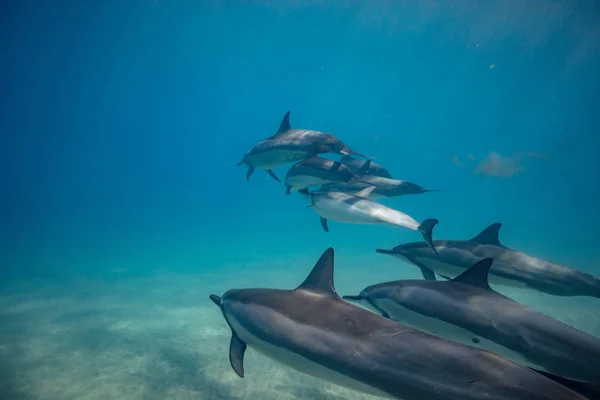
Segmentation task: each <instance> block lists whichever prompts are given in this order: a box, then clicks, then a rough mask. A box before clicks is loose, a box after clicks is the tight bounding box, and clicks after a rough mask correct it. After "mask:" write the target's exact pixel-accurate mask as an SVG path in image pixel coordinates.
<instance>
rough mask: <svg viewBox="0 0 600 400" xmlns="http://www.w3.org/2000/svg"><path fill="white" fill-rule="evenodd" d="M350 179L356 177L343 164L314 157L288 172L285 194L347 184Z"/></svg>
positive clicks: (299, 162)
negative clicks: (328, 184)
mask: <svg viewBox="0 0 600 400" xmlns="http://www.w3.org/2000/svg"><path fill="white" fill-rule="evenodd" d="M370 161H371V160H368V161H367V162H370ZM351 179H357V178H356V175H355V174H354V173H353V172H352V171H351V170H350V168H348V167H347V166H345V165H344V164H342V163H340V162H339V161H333V160H329V159H327V158H323V157H318V156H315V157H311V158H307V159H305V160H302V161H298V162H297V163H296V164H294V165H292V167H291V168H290V169H289V170H288V172H287V174H286V176H285V186H286V194H290V192H295V191H298V190H301V189H306V188H308V187H310V186H318V185H323V184H327V183H330V182H348V181H350V180H351Z"/></svg>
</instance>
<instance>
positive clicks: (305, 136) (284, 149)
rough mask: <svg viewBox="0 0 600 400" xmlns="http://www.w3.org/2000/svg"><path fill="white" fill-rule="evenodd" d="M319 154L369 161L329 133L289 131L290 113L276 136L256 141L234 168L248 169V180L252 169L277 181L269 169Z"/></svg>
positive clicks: (282, 122)
mask: <svg viewBox="0 0 600 400" xmlns="http://www.w3.org/2000/svg"><path fill="white" fill-rule="evenodd" d="M322 153H337V154H342V155H346V154H355V155H358V156H361V157H365V158H370V157H368V156H363V155H362V154H360V153H357V152H355V151H353V150H352V149H351V148H350V147H348V146H347V145H346V144H344V143H343V142H342V141H341V140H340V139H338V138H337V137H335V136H334V135H332V134H330V133H325V132H319V131H312V130H306V129H292V128H291V127H290V112H289V111H288V112H287V113H286V114H285V116H284V117H283V120H282V121H281V124H280V126H279V130H278V131H277V133H276V134H274V135H272V136H270V137H268V138H267V139H265V140H262V141H260V142H259V143H258V144H256V145H255V146H253V147H252V148H251V149H250V150H248V152H247V153H246V154H245V155H244V158H243V159H242V161H240V162H239V163H238V166H239V165H242V164H245V165H247V166H248V171H247V172H246V179H247V180H248V181H249V180H250V177H251V176H252V173H253V172H254V170H255V169H264V170H266V172H267V173H268V174H269V175H270V176H271V177H273V178H274V179H276V180H277V181H280V180H279V178H277V176H275V174H274V173H273V171H272V169H273V168H276V167H279V166H281V165H284V164H287V163H289V162H294V161H299V160H303V159H305V158H309V157H312V156H315V155H317V154H322ZM280 182H281V181H280Z"/></svg>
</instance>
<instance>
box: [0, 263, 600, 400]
mask: <svg viewBox="0 0 600 400" xmlns="http://www.w3.org/2000/svg"><path fill="white" fill-rule="evenodd" d="M310 256H313V255H312V254H311V255H310ZM314 256H315V257H314V260H312V259H313V257H308V256H305V257H303V259H302V262H301V263H300V262H298V261H296V263H297V265H295V264H296V263H295V264H294V265H290V264H289V263H283V262H281V261H279V262H273V263H272V265H270V266H268V267H267V268H265V266H264V265H263V266H261V267H260V268H259V267H258V266H252V265H247V266H245V267H244V269H243V270H240V269H237V270H235V273H231V270H230V269H229V268H227V267H223V268H222V269H221V270H211V272H210V273H208V272H206V273H197V274H175V273H171V272H168V271H162V272H159V273H157V274H155V275H153V276H152V277H146V278H139V277H138V278H135V277H131V276H128V275H127V274H124V273H123V272H125V270H116V271H113V275H112V276H110V277H106V278H105V279H103V280H97V279H93V280H92V279H89V278H88V279H83V278H81V279H77V280H73V281H70V282H63V283H52V284H48V283H44V284H43V286H42V283H31V282H30V283H27V284H25V283H23V284H21V285H17V286H13V287H10V288H4V289H3V290H2V292H0V399H3V400H4V399H7V400H9V399H48V400H50V399H61V400H62V399H81V400H84V399H86V400H87V399H89V400H91V399H102V400H106V399H124V400H126V399H236V400H241V399H264V400H269V399H290V400H292V399H317V400H318V399H323V400H333V399H375V398H374V397H370V396H366V395H362V394H360V393H357V392H354V391H351V390H346V389H343V388H340V387H338V386H335V385H331V384H327V383H324V382H322V381H320V380H318V379H316V378H312V377H309V376H306V375H303V374H301V373H299V372H296V371H294V370H291V369H289V368H287V367H284V366H281V365H280V364H277V363H275V362H273V361H271V360H269V359H267V358H265V357H263V356H262V355H260V354H258V353H256V352H254V351H252V350H251V349H249V350H248V351H247V352H246V357H245V362H244V364H245V370H246V376H245V378H244V379H241V378H239V377H238V376H237V375H235V373H234V372H233V370H232V369H231V367H230V365H229V360H228V347H229V338H230V330H229V328H228V327H227V324H226V323H225V320H224V319H223V317H222V315H221V313H220V312H219V310H218V308H217V307H216V306H215V305H214V304H213V303H212V302H211V301H210V300H209V299H208V295H209V294H211V293H215V294H218V295H221V294H223V293H224V292H225V291H226V290H227V289H230V288H242V287H276V288H293V287H295V286H297V285H298V284H299V283H300V282H301V281H302V279H303V278H304V277H305V275H307V274H308V272H310V269H311V268H312V266H313V264H314V262H316V260H317V259H318V257H319V256H320V254H314ZM310 260H312V261H310ZM354 261H356V260H354ZM398 263H399V262H398V261H395V260H391V261H383V262H382V266H381V268H371V269H370V270H365V269H364V268H359V267H353V266H352V265H350V264H349V263H346V265H344V266H342V265H339V266H338V262H337V261H336V288H337V290H338V292H339V293H340V294H357V293H358V291H359V290H360V289H362V288H363V287H364V286H366V285H368V284H371V283H377V282H381V281H385V280H393V279H403V278H407V279H408V278H419V275H418V273H417V270H416V269H414V268H404V267H403V268H402V271H403V275H399V274H398V272H399V271H400V269H398V267H397V264H398ZM284 264H285V268H283V267H282V266H283V265H284ZM353 264H354V265H359V264H358V263H353ZM228 271H229V273H227V272H228ZM502 292H503V293H504V294H507V295H511V296H513V297H514V298H515V299H517V300H519V301H522V302H525V303H526V304H528V305H531V306H535V307H536V308H538V309H539V310H540V311H542V312H546V313H547V314H549V315H552V316H554V317H557V318H559V319H561V320H563V321H565V322H567V323H570V324H572V325H574V326H576V327H578V328H579V329H582V330H584V331H586V332H588V333H591V334H594V335H596V336H599V337H600V315H599V313H598V311H597V310H599V309H600V301H598V300H596V299H590V298H583V297H581V298H556V297H551V296H545V295H541V296H538V295H537V294H534V295H531V293H529V292H524V291H517V290H515V291H508V290H502Z"/></svg>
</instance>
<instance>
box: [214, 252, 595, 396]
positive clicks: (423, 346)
mask: <svg viewBox="0 0 600 400" xmlns="http://www.w3.org/2000/svg"><path fill="white" fill-rule="evenodd" d="M333 256H334V252H333V249H332V248H329V249H327V250H326V251H325V252H324V253H323V255H322V256H321V258H320V259H319V261H318V262H317V264H316V265H315V267H314V268H313V270H312V272H311V273H310V275H308V277H307V278H306V280H305V281H304V282H303V283H302V284H301V285H300V286H298V287H297V288H296V289H293V290H278V289H237V290H236V289H232V290H229V291H227V292H226V293H225V294H224V295H223V297H219V296H217V295H214V294H211V295H210V299H211V300H212V301H213V302H214V303H215V304H216V305H217V306H218V307H219V308H220V310H221V312H222V313H223V317H224V318H225V321H226V322H227V324H228V325H229V327H230V328H231V342H230V345H229V362H230V364H231V367H232V368H233V370H234V371H235V373H236V374H237V375H238V376H240V377H242V378H243V377H244V353H245V351H246V348H247V347H250V348H251V349H254V350H256V351H258V352H260V353H262V354H263V355H265V356H267V357H269V358H272V359H274V360H275V361H278V362H280V363H282V364H284V365H286V366H288V367H290V368H293V369H295V370H297V371H300V372H303V373H305V374H308V375H311V376H313V377H316V378H320V379H323V380H325V381H328V382H331V383H334V384H337V385H340V386H344V387H346V388H349V389H354V390H357V391H360V392H363V393H367V394H371V395H375V396H380V397H385V398H391V399H403V400H416V399H419V400H481V399H489V400H492V399H493V400H585V398H584V397H582V396H580V395H578V394H577V393H575V392H573V391H571V390H569V389H567V388H566V387H564V386H562V385H560V384H557V383H555V382H553V381H552V380H550V379H548V378H546V377H544V376H542V375H540V374H538V373H536V372H534V371H532V370H530V369H528V368H526V367H523V366H521V365H519V364H517V363H515V362H513V361H510V360H508V359H505V358H503V357H500V356H498V355H496V354H494V353H491V352H488V351H485V350H479V349H476V348H474V347H471V346H465V345H463V344H459V343H454V342H451V341H447V340H444V339H441V338H439V337H436V336H434V335H430V334H427V333H424V332H421V331H418V330H415V329H413V328H411V327H408V326H405V325H402V324H399V323H397V322H394V321H392V320H389V319H386V318H383V317H381V316H379V315H377V314H375V313H372V312H370V311H367V310H365V309H363V308H360V307H357V306H355V305H353V304H351V303H348V302H346V301H344V300H342V299H341V298H340V297H339V296H338V295H337V293H336V291H335V288H334V281H333Z"/></svg>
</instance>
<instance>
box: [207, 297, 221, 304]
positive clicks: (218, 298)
mask: <svg viewBox="0 0 600 400" xmlns="http://www.w3.org/2000/svg"><path fill="white" fill-rule="evenodd" d="M208 297H209V299H211V300H212V302H213V303H215V304H216V305H217V306H219V307H221V296H217V295H216V294H211V295H210V296H208Z"/></svg>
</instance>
